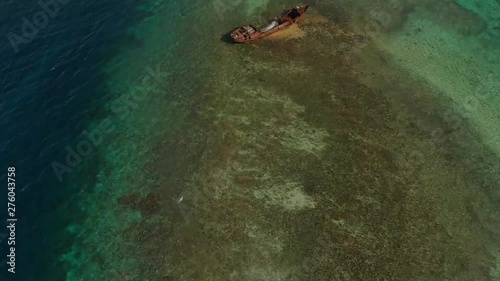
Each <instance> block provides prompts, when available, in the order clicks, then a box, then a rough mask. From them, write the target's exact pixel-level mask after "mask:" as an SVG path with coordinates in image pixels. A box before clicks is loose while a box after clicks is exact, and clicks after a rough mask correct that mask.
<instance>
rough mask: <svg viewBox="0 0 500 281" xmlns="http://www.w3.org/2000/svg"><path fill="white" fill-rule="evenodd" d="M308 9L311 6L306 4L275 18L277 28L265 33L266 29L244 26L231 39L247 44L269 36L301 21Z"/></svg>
mask: <svg viewBox="0 0 500 281" xmlns="http://www.w3.org/2000/svg"><path fill="white" fill-rule="evenodd" d="M308 8H309V5H307V4H306V5H300V6H295V7H293V8H292V9H289V10H286V11H284V12H283V13H282V14H281V16H279V17H276V18H275V20H274V21H275V22H276V26H274V27H272V28H271V29H268V30H265V31H264V29H265V28H264V29H261V30H258V29H257V28H255V27H254V26H253V25H250V24H247V25H244V26H242V27H240V28H237V29H235V30H234V31H233V32H232V33H231V39H233V41H234V42H236V43H245V42H250V41H255V40H258V39H261V38H264V37H266V36H269V35H271V34H273V33H275V32H278V31H280V30H283V29H284V28H286V27H288V26H290V25H292V24H294V23H296V22H298V21H299V20H301V19H302V16H303V15H304V13H305V12H306V11H307V9H308Z"/></svg>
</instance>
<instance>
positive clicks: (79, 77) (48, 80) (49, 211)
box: [0, 0, 146, 281]
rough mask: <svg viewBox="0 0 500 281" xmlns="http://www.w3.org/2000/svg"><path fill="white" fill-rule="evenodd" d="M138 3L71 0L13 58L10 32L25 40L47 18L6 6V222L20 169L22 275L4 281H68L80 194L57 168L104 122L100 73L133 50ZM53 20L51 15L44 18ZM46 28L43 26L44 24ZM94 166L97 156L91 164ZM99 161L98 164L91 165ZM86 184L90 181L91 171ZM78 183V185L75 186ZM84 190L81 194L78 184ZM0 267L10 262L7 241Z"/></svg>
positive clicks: (2, 97) (0, 141)
mask: <svg viewBox="0 0 500 281" xmlns="http://www.w3.org/2000/svg"><path fill="white" fill-rule="evenodd" d="M138 4H139V3H138V1H134V0H107V1H102V0H99V1H97V0H91V1H75V0H69V1H67V4H64V5H62V4H59V10H58V11H57V12H56V13H54V16H50V15H49V16H47V21H46V24H45V27H44V28H39V30H38V33H37V34H36V35H35V36H33V38H32V41H31V42H29V43H21V44H19V46H18V49H19V51H18V52H17V53H16V52H15V50H14V48H13V47H12V45H11V44H10V41H9V33H10V32H12V33H15V34H17V35H19V36H22V34H23V32H22V30H21V29H22V25H23V17H25V18H26V19H28V20H30V21H32V20H33V16H34V15H35V14H36V13H37V12H40V11H43V9H42V8H41V7H40V5H39V4H38V3H37V1H29V2H27V1H13V0H9V1H3V2H2V3H1V4H0V6H1V9H0V16H1V19H2V20H1V22H0V31H1V32H0V36H1V38H0V59H1V67H0V81H1V84H0V85H1V91H0V129H1V135H0V159H1V160H0V175H1V180H0V186H1V191H0V198H1V200H2V202H1V205H0V206H2V207H1V208H0V214H1V218H2V226H1V229H0V234H1V233H6V226H5V223H4V222H3V220H5V218H6V215H7V204H6V196H7V184H6V173H7V167H8V166H15V167H16V184H17V186H16V192H17V194H16V215H17V219H18V222H17V225H16V251H17V253H16V273H15V274H10V273H7V271H6V269H7V267H6V264H5V262H2V266H1V267H0V272H1V273H0V280H26V281H28V280H37V281H40V280H64V277H65V276H64V268H63V267H62V265H61V264H60V263H58V261H57V259H58V256H59V255H60V254H61V252H64V251H65V250H67V249H66V248H67V247H68V246H69V245H71V240H69V238H70V237H67V236H66V235H65V234H64V228H65V227H66V225H67V224H68V223H69V222H72V221H74V220H78V213H77V212H76V211H75V210H74V208H73V203H74V198H75V196H77V194H78V193H79V192H81V190H79V189H80V188H70V187H69V185H68V181H67V179H66V180H65V181H63V182H59V181H58V179H57V177H56V176H55V174H54V172H53V170H52V167H51V163H52V162H53V161H62V159H64V155H65V152H64V147H65V146H67V145H72V144H73V143H74V142H75V141H76V139H77V137H78V135H80V134H81V132H82V130H83V129H84V128H85V126H86V125H87V124H88V123H89V122H91V121H92V120H94V119H95V118H97V117H98V115H100V114H103V113H102V112H101V110H100V105H102V104H103V103H104V102H105V101H106V99H107V97H108V96H107V95H106V89H105V87H104V83H103V81H104V79H105V78H106V77H104V75H103V72H102V71H101V68H102V66H104V65H105V64H106V61H107V60H108V59H110V58H111V57H112V56H113V54H114V53H116V51H117V49H118V46H120V45H123V44H124V42H127V34H126V33H125V32H124V31H125V30H126V29H127V28H128V27H130V26H133V25H134V24H135V23H137V22H139V21H141V19H143V18H144V16H146V15H145V14H143V13H144V12H139V11H138V10H137V9H136V7H137V5H138ZM46 15H47V14H46ZM40 26H43V25H40ZM93 157H97V156H95V155H94V156H93ZM94 160H95V159H94ZM71 176H73V177H76V176H78V177H80V178H81V182H82V186H85V185H84V184H83V183H84V182H85V183H88V182H91V181H92V179H93V178H94V177H95V175H94V174H93V173H92V171H91V170H89V171H88V172H87V174H83V175H71ZM73 182H74V181H73ZM77 187H78V185H77ZM0 244H1V249H0V254H1V256H0V260H2V261H3V259H4V258H6V255H7V248H6V246H7V245H6V241H5V240H4V241H2V242H1V243H0Z"/></svg>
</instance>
